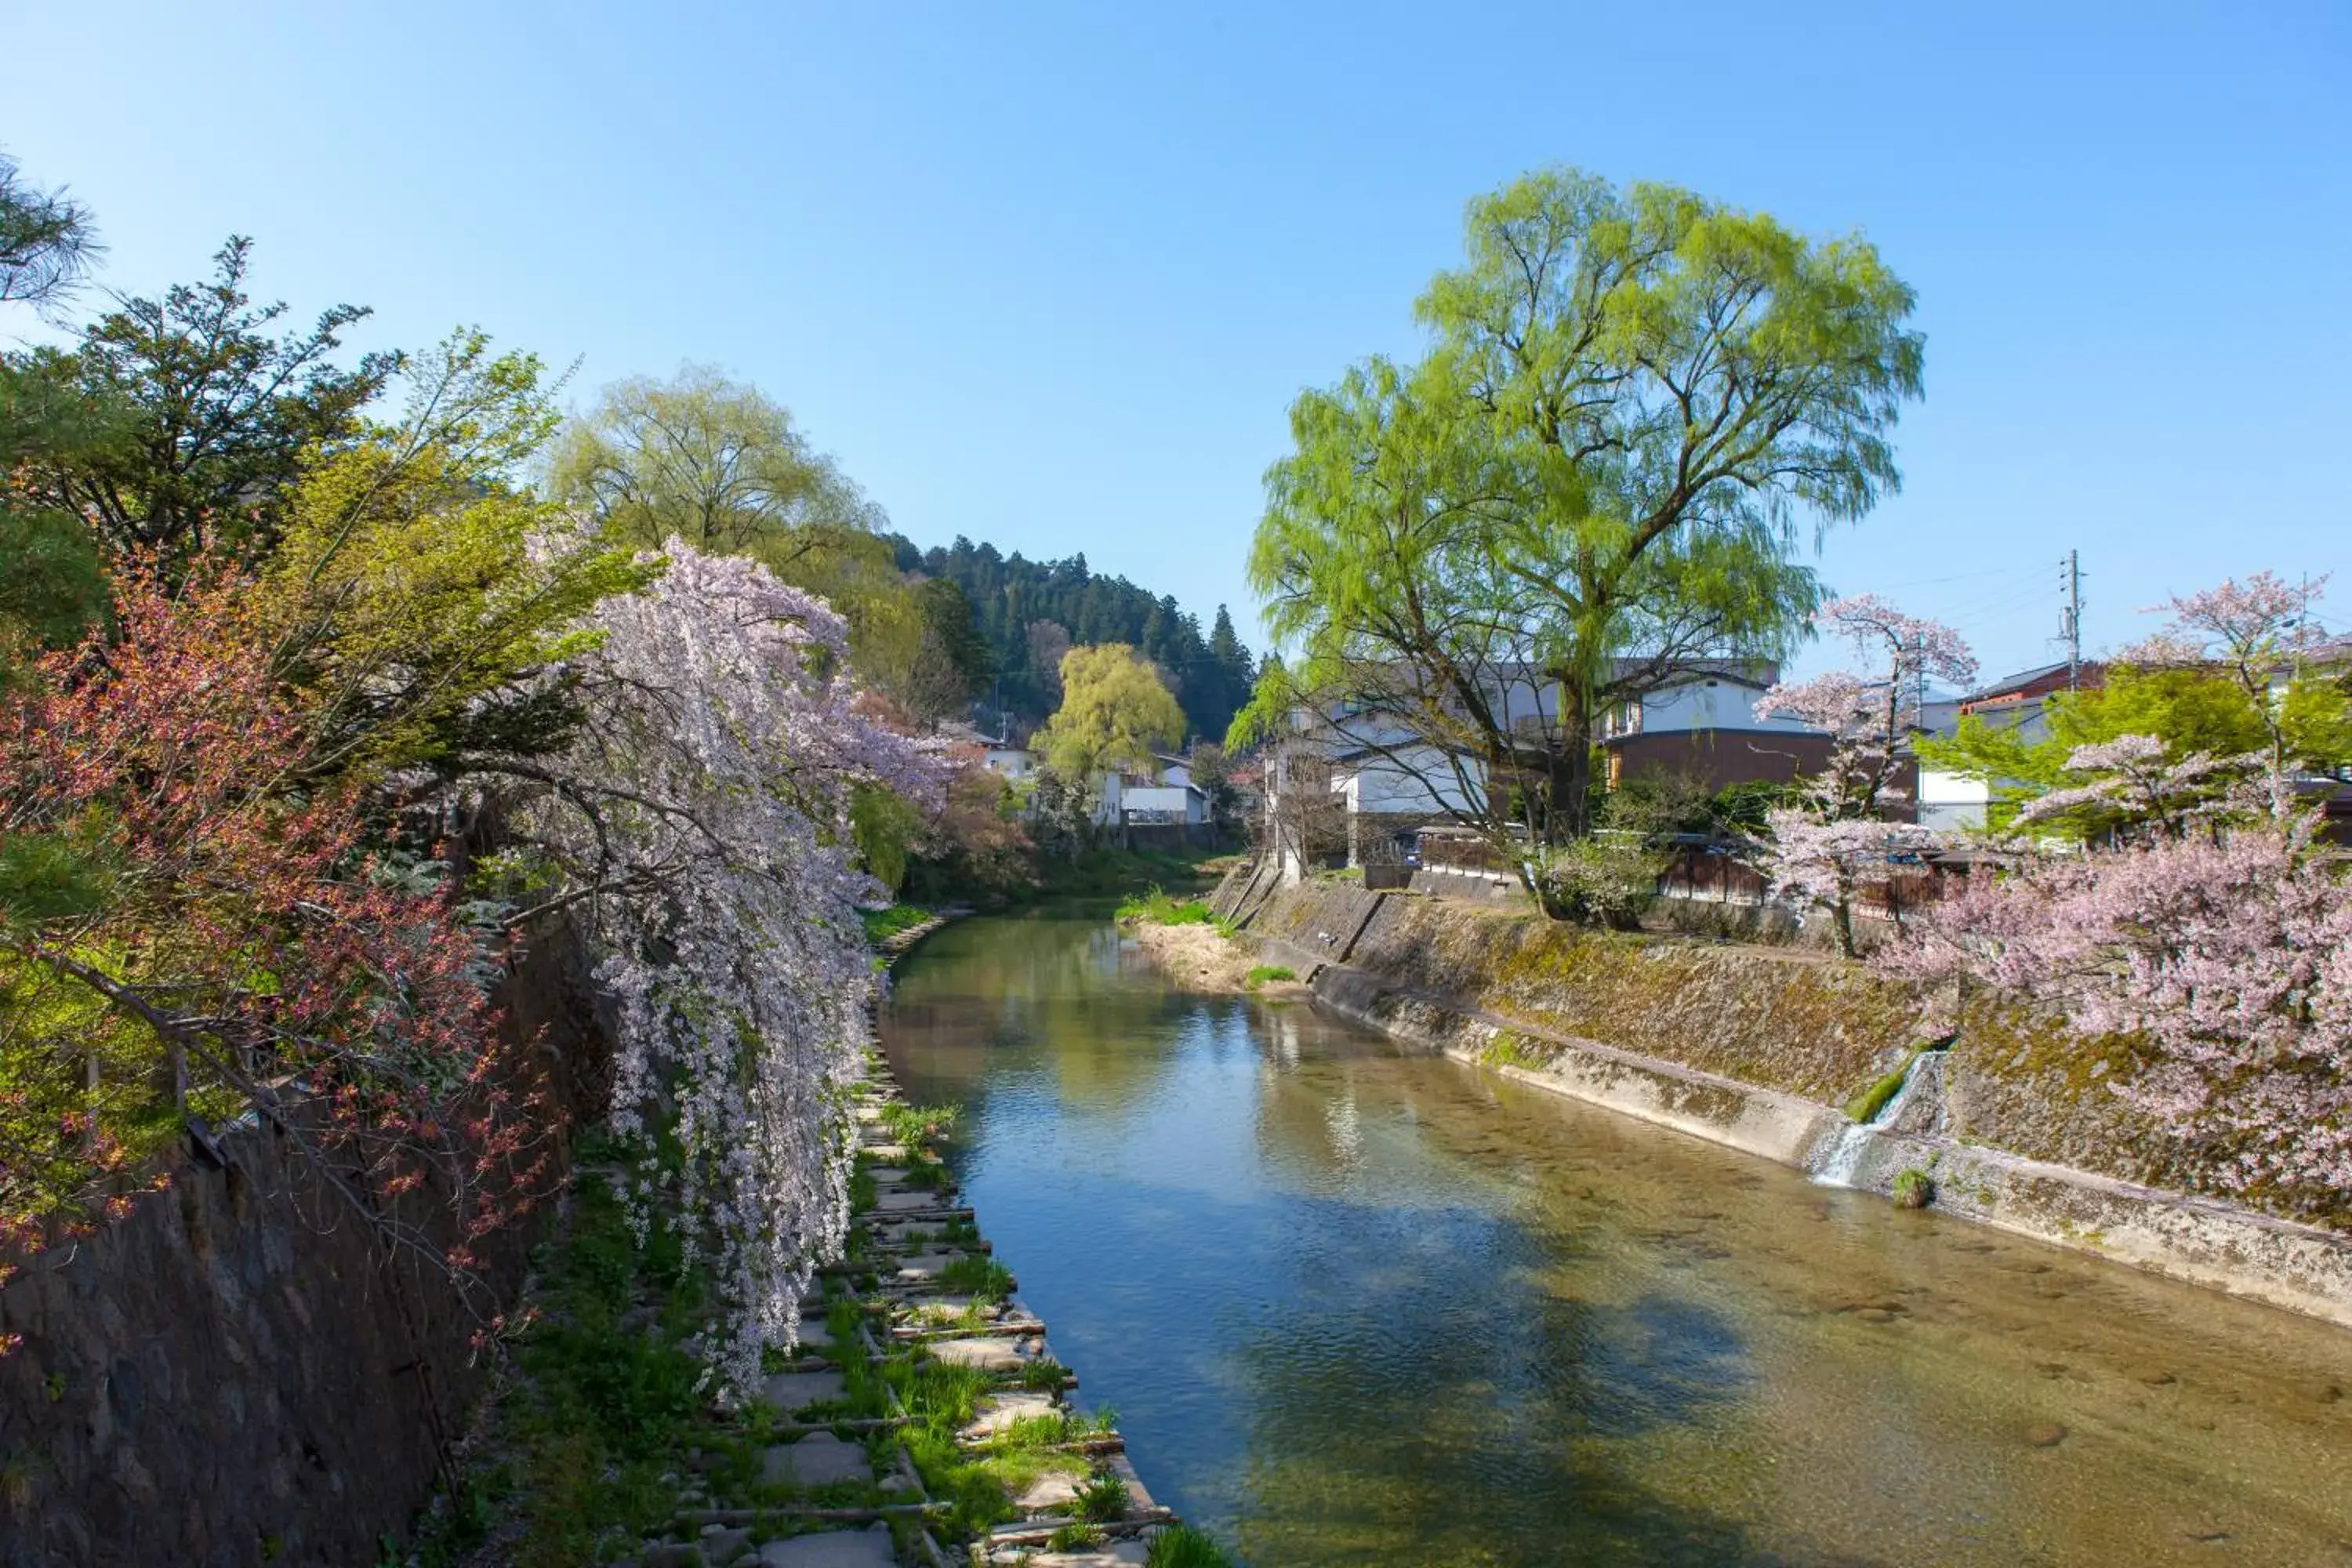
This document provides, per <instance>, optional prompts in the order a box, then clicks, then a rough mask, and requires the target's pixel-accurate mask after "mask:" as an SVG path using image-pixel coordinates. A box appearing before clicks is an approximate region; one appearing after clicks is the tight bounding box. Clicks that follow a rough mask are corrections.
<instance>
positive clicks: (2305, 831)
mask: <svg viewBox="0 0 2352 1568" xmlns="http://www.w3.org/2000/svg"><path fill="white" fill-rule="evenodd" d="M2344 869H2345V868H2344V867H2343V865H2342V863H2341V861H2340V860H2339V859H2338V858H2336V857H2335V856H2333V855H2330V854H2328V853H2326V852H2325V851H2323V850H2322V849H2320V848H2319V847H2316V846H2315V843H2314V842H2313V839H2312V836H2311V825H2310V824H2309V823H2308V822H2305V821H2301V820H2289V821H2286V822H2279V821H2275V820H2272V819H2268V818H2258V819H2256V820H2255V821H2253V822H2251V823H2248V824H2245V825H2242V826H2231V827H2225V828H2221V829H2219V830H2214V831H2202V830H2200V831H2197V832H2191V833H2188V834H2183V835H2179V836H2177V837H2175V836H2168V837H2158V838H2155V839H2152V840H2150V841H2147V842H2145V843H2138V844H2132V845H2128V846H2126V847H2121V848H2116V849H2105V850H2095V851H2092V852H2091V853H2089V854H2087V855H2084V856H2081V857H2073V856H2064V857H2038V856H2037V857H2028V858H2025V859H2024V860H2023V861H2022V862H2021V864H2020V865H2018V866H2017V867H2016V868H2013V869H2011V870H2009V871H2007V872H2004V873H2002V874H2000V875H1994V874H1991V873H1989V872H1979V874H1977V875H1975V876H1972V877H1971V878H1969V881H1968V884H1967V886H1966V887H1965V889H1963V890H1962V891H1961V892H1960V893H1959V894H1958V896H1956V897H1953V898H1951V899H1948V900H1945V901H1943V902H1941V903H1939V904H1937V905H1936V906H1935V907H1934V909H1933V910H1932V911H1931V912H1930V913H1929V914H1928V915H1927V918H1926V919H1925V921H1922V922H1920V923H1918V924H1916V925H1915V926H1914V927H1913V928H1912V930H1911V933H1910V938H1909V940H1908V941H1906V942H1903V943H1901V944H1899V945H1896V946H1893V947H1890V948H1888V949H1886V950H1885V951H1883V952H1882V953H1881V954H1879V955H1878V957H1877V959H1876V962H1877V963H1879V964H1880V965H1882V966H1883V967H1884V968H1885V969H1886V970H1887V971H1888V972H1890V973H1895V974H1897V975H1900V976H1903V977H1906V978H1909V979H1913V980H1917V981H1923V982H1930V983H1932V982H1936V981H1941V980H1946V979H1949V978H1952V977H1955V976H1965V977H1968V978H1970V979H1974V980H1977V981H1979V982H1981V983H1984V984H1990V985H1992V986H1995V987H1997V988H1999V989H2000V990H2002V991H2004V992H2007V993H2009V994H2014V995H2019V996H2024V997H2030V998H2032V999H2034V1000H2036V1001H2039V1002H2042V1003H2045V1004H2048V1005H2053V1006H2055V1007H2057V1008H2059V1009H2060V1010H2062V1011H2063V1015H2064V1016H2065V1017H2066V1019H2067V1020H2068V1022H2069V1023H2070V1024H2071V1025H2072V1026H2074V1028H2076V1029H2078V1030H2080V1031H2082V1032H2084V1033H2086V1034H2091V1035H2106V1034H2116V1035H2126V1036H2130V1037H2136V1038H2137V1039H2138V1040H2139V1041H2140V1042H2142V1043H2143V1045H2144V1047H2145V1049H2146V1052H2147V1062H2146V1065H2145V1067H2144V1068H2143V1069H2142V1070H2141V1071H2139V1072H2138V1073H2137V1075H2134V1076H2131V1077H2129V1078H2127V1079H2126V1080H2125V1081H2124V1082H2122V1083H2120V1084H2119V1085H2118V1092H2119V1093H2121V1094H2123V1095H2124V1096H2125V1097H2126V1099H2128V1100H2131V1101H2132V1102H2133V1103H2135V1104H2137V1105H2139V1106H2141V1107H2143V1108H2144V1109H2146V1110H2149V1111H2151V1112H2153V1113H2154V1114H2156V1115H2157V1116H2158V1117H2159V1118H2161V1119H2162V1120H2164V1121H2166V1122H2168V1124H2169V1125H2171V1126H2172V1127H2174V1128H2175V1129H2176V1130H2177V1131H2179V1132H2180V1133H2181V1134H2182V1135H2184V1136H2189V1137H2194V1138H2199V1139H2203V1140H2208V1141H2214V1142H2219V1143H2220V1144H2221V1145H2222V1146H2223V1152H2224V1153H2225V1154H2226V1156H2227V1165H2226V1170H2227V1180H2228V1182H2229V1184H2231V1185H2232V1186H2233V1187H2235V1188H2237V1189H2239V1190H2256V1189H2271V1190H2288V1191H2294V1192H2300V1193H2303V1194H2319V1195H2321V1196H2322V1197H2323V1198H2326V1197H2327V1196H2328V1195H2330V1194H2332V1197H2333V1202H2332V1204H2327V1205H2323V1206H2333V1207H2339V1208H2340V1205H2341V1202H2342V1198H2343V1196H2344V1194H2346V1193H2347V1191H2352V889H2347V883H2346V879H2345V875H2344Z"/></svg>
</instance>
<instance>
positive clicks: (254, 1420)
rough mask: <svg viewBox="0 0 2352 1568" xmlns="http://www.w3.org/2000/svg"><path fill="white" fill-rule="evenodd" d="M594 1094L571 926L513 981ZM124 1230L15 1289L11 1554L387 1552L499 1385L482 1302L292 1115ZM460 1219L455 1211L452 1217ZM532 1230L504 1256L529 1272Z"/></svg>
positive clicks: (45, 1262)
mask: <svg viewBox="0 0 2352 1568" xmlns="http://www.w3.org/2000/svg"><path fill="white" fill-rule="evenodd" d="M499 1001H500V1005H501V1006H502V1007H503V1008H504V1009H505V1011H506V1014H507V1018H508V1027H509V1029H511V1030H513V1031H516V1032H517V1036H516V1037H519V1038H530V1037H533V1036H535V1035H540V1034H541V1029H542V1027H543V1028H544V1031H545V1032H544V1035H543V1036H542V1038H543V1039H544V1040H545V1041H546V1042H547V1043H548V1045H549V1047H551V1063H550V1065H551V1068H553V1070H554V1076H555V1079H556V1085H555V1087H556V1089H557V1090H558V1093H559V1097H560V1098H562V1099H564V1100H570V1101H572V1102H573V1103H574V1104H575V1105H586V1104H593V1103H594V1102H595V1101H596V1100H599V1099H600V1098H601V1096H602V1095H603V1094H604V1093H605V1092H606V1091H607V1090H608V1089H609V1083H608V1081H607V1079H606V1074H607V1073H608V1072H609V1065H610V1054H609V1050H608V1049H607V1047H605V1045H604V1039H605V1038H606V1037H605V1035H604V1031H603V1029H602V1027H601V1026H600V1020H599V1017H598V1015H597V1012H596V1008H595V1005H594V1004H593V998H592V996H591V994H590V991H589V988H588V986H587V984H586V981H585V977H584V974H583V971H582V966H581V965H580V963H579V962H578V957H577V953H576V950H574V949H572V947H570V946H569V944H568V943H565V942H561V941H551V942H549V943H547V944H545V945H544V946H543V948H542V949H541V950H540V951H538V952H534V954H533V955H532V956H531V957H530V959H528V960H527V961H526V962H525V963H524V964H523V965H522V966H521V967H520V969H519V970H518V972H517V973H516V974H515V975H513V976H512V977H510V979H509V982H508V983H507V984H506V985H505V987H504V988H503V994H502V995H501V996H500V998H499ZM221 1142H222V1147H223V1151H224V1152H225V1153H226V1155H227V1157H228V1163H227V1164H226V1166H225V1167H214V1166H211V1165H208V1164H202V1163H195V1162H194V1161H190V1162H188V1163H184V1164H183V1165H182V1166H181V1167H180V1168H179V1169H177V1170H176V1171H174V1172H173V1180H172V1184H171V1185H170V1187H169V1188H168V1189H167V1190H166V1191H164V1192H163V1193H161V1194H155V1195H154V1196H152V1197H149V1198H146V1199H143V1200H142V1201H141V1202H140V1204H139V1205H138V1206H137V1207H136V1208H135V1209H134V1210H133V1211H132V1212H131V1215H129V1216H127V1217H126V1218H125V1219H124V1220H122V1221H121V1223H119V1224H116V1225H112V1226H106V1227H105V1228H103V1229H101V1230H100V1231H98V1232H97V1233H96V1234H94V1235H92V1236H90V1237H87V1238H85V1239H83V1240H81V1241H79V1242H74V1243H68V1244H66V1245H64V1246H61V1247H57V1248H53V1249H52V1250H51V1251H49V1252H47V1253H45V1254H43V1255H41V1256H39V1257H37V1258H34V1259H32V1260H31V1261H30V1262H28V1263H27V1264H26V1268H25V1269H24V1272H23V1273H21V1274H20V1275H19V1276H18V1277H17V1278H16V1279H13V1280H11V1281H10V1282H9V1284H8V1285H7V1286H6V1288H5V1289H0V1333H17V1334H22V1335H23V1336H24V1342H23V1343H22V1344H21V1345H20V1346H19V1347H18V1348H17V1349H16V1351H15V1352H12V1353H10V1354H8V1355H5V1356H0V1568H53V1565H58V1564H82V1563H90V1564H99V1563H104V1564H124V1565H130V1564H141V1565H144V1564H152V1563H174V1564H180V1563H185V1564H192V1565H203V1568H209V1565H212V1564H219V1565H220V1568H231V1565H233V1564H245V1563H319V1564H328V1563H331V1564H336V1565H338V1568H341V1565H347V1564H354V1563H373V1562H375V1561H377V1560H378V1555H379V1552H378V1544H377V1543H378V1538H379V1537H380V1536H382V1535H383V1534H386V1533H390V1534H392V1535H393V1536H394V1537H395V1538H400V1537H404V1535H405V1533H406V1531H407V1528H408V1525H409V1523H410V1521H411V1520H412V1518H413V1517H414V1515H415V1510H417V1508H418V1507H419V1506H420V1505H421V1504H423V1503H424V1502H425V1500H426V1499H427V1498H428V1497H429V1496H430V1494H431V1492H432V1490H433V1487H434V1483H435V1479H436V1473H437V1468H438V1462H439V1453H440V1446H439V1443H438V1442H437V1441H436V1439H437V1438H438V1437H440V1436H445V1435H446V1436H450V1437H454V1436H457V1433H456V1431H455V1430H448V1428H452V1427H455V1426H457V1425H458V1424H460V1423H462V1421H463V1418H464V1412H465V1411H466V1409H467V1405H469V1404H470V1403H471V1401H472V1399H473V1397H474V1394H476V1392H477V1389H478V1380H479V1377H480V1369H479V1367H478V1364H477V1361H476V1357H475V1355H474V1353H473V1351H472V1349H471V1346H470V1343H469V1342H470V1340H471V1337H472V1335H473V1333H474V1331H475V1329H476V1327H477V1319H476V1318H475V1317H474V1316H473V1315H472V1314H470V1313H469V1312H467V1310H464V1309H463V1308H462V1306H461V1304H460V1303H459V1301H458V1300H457V1296H456V1294H455V1292H454V1291H453V1290H452V1289H450V1287H449V1286H448V1285H447V1284H446V1282H445V1281H443V1280H441V1279H438V1278H437V1277H436V1276H434V1275H433V1274H431V1273H430V1272H429V1271H426V1272H425V1273H423V1274H420V1273H419V1272H418V1271H417V1270H416V1269H415V1267H414V1266H413V1265H411V1266H402V1265H397V1264H392V1263H388V1262H387V1261H386V1260H385V1259H384V1258H383V1257H382V1256H381V1255H380V1253H379V1251H378V1248H377V1247H376V1245H375V1243H374V1241H373V1233H372V1232H371V1231H369V1230H367V1229H365V1228H363V1227H362V1226H361V1225H359V1224H357V1223H356V1222H355V1221H354V1218H353V1216H352V1215H351V1214H350V1213H349V1212H348V1211H347V1210H346V1209H344V1208H343V1207H342V1205H341V1201H340V1200H338V1199H336V1198H334V1197H331V1196H330V1195H328V1194H325V1193H324V1192H322V1191H321V1188H320V1183H319V1181H318V1179H317V1178H316V1177H315V1176H314V1175H313V1174H312V1173H311V1171H310V1168H309V1166H308V1164H307V1163H305V1162H304V1161H302V1160H301V1159H300V1158H299V1157H298V1156H297V1155H296V1154H294V1152H292V1151H291V1150H289V1148H288V1147H287V1146H286V1145H285V1143H284V1142H283V1141H282V1140H281V1138H280V1137H279V1136H278V1134H275V1133H273V1132H270V1131H263V1130H260V1129H256V1128H247V1129H243V1130H236V1131H231V1133H230V1134H229V1135H228V1136H227V1137H226V1138H224V1139H223V1140H222V1141H221ZM443 1212H444V1213H446V1210H445V1211H443ZM530 1239H531V1237H530V1227H529V1226H517V1227H515V1228H514V1229H512V1230H510V1231H509V1232H507V1233H504V1234H503V1235H502V1236H500V1237H494V1238H493V1240H492V1244H491V1245H490V1246H489V1247H488V1248H487V1249H486V1251H485V1257H486V1262H487V1268H486V1273H487V1275H488V1278H489V1279H490V1280H491V1282H492V1285H493V1287H494V1289H496V1290H497V1291H498V1292H499V1294H500V1296H501V1298H502V1299H505V1300H510V1299H511V1297H512V1294H513V1292H514V1291H515V1290H516V1289H518V1288H519V1286H520V1282H521V1279H522V1274H523V1268H524V1256H525V1252H526V1249H527V1247H528V1245H529V1243H530Z"/></svg>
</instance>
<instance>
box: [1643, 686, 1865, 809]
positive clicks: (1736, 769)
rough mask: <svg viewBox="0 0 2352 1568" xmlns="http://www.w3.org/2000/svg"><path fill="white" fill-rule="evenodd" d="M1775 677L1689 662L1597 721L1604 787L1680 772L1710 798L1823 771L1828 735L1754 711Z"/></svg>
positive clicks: (1828, 755) (1797, 722) (1826, 762)
mask: <svg viewBox="0 0 2352 1568" xmlns="http://www.w3.org/2000/svg"><path fill="white" fill-rule="evenodd" d="M1779 679H1780V667H1779V666H1777V665H1775V664H1772V663H1771V662H1769V660H1763V659H1696V660H1693V661H1691V662H1690V663H1688V664H1686V665H1685V666H1683V667H1682V668H1679V669H1677V670H1675V671H1674V672H1672V673H1671V674H1669V675H1668V676H1667V677H1666V678H1665V679H1664V681H1662V682H1661V683H1660V684H1659V685H1658V686H1656V687H1655V688H1654V689H1651V690H1649V691H1646V692H1644V693H1643V694H1642V695H1641V696H1640V697H1639V698H1631V699H1628V700H1625V701H1623V702H1621V703H1619V704H1617V705H1616V706H1615V707H1614V708H1612V709H1611V710H1609V711H1608V712H1606V713H1604V714H1602V715H1601V724H1600V727H1599V733H1598V735H1597V736H1596V739H1597V740H1598V742H1599V743H1600V745H1601V750H1602V752H1604V753H1605V754H1606V755H1607V757H1608V773H1607V779H1608V784H1609V787H1610V788H1611V789H1617V788H1620V787H1622V785H1624V784H1628V783H1630V782H1632V781H1633V780H1635V779H1639V778H1643V777H1654V776H1658V775H1664V774H1674V773H1679V774H1683V775H1685V776H1688V777H1690V778H1693V779H1696V780H1697V781H1698V782H1699V783H1700V784H1702V785H1704V786H1705V788H1706V791H1707V793H1708V794H1710V795H1712V794H1716V793H1717V792H1719V791H1721V790H1725V789H1727V788H1729V787H1730V786H1732V785H1733V784H1790V783H1793V782H1794V781H1795V780H1797V779H1799V778H1801V777H1803V776H1804V775H1805V774H1807V773H1819V772H1821V771H1822V769H1823V768H1824V767H1826V766H1828V765H1829V760H1830V737H1829V736H1828V735H1826V734H1824V733H1823V732H1822V731H1819V730H1816V729H1813V728H1811V726H1809V725H1806V724H1803V723H1801V722H1799V721H1797V720H1794V719H1790V718H1786V717H1783V716H1781V715H1780V714H1764V715H1759V714H1758V713H1757V711H1756V705H1757V703H1758V702H1759V701H1760V700H1762V699H1763V696H1764V694H1765V693H1766V692H1767V691H1769V690H1770V689H1772V686H1773V684H1774V683H1775V682H1776V681H1778V680H1779Z"/></svg>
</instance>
